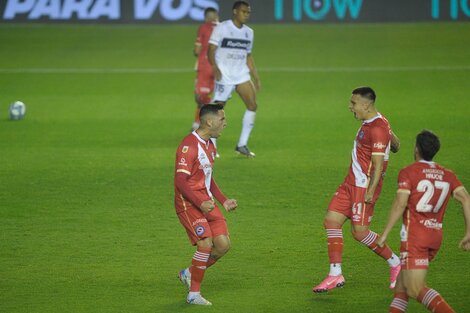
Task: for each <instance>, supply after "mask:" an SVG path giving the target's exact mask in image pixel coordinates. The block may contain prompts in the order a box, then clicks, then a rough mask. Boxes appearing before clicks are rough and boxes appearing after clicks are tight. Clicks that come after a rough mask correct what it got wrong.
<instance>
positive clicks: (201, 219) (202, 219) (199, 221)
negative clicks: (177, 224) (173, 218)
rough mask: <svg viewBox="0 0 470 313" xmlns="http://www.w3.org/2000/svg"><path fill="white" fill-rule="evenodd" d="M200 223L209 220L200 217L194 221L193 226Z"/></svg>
mask: <svg viewBox="0 0 470 313" xmlns="http://www.w3.org/2000/svg"><path fill="white" fill-rule="evenodd" d="M200 223H207V220H206V219H205V218H198V219H197V220H195V221H194V222H193V226H194V225H196V224H200Z"/></svg>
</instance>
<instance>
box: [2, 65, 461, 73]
mask: <svg viewBox="0 0 470 313" xmlns="http://www.w3.org/2000/svg"><path fill="white" fill-rule="evenodd" d="M258 70H259V71H260V72H269V73H341V72H433V71H436V72H442V71H469V70H470V65H460V66H446V65H436V66H396V67H380V66H379V67H265V68H259V69H258ZM193 72H194V69H192V68H0V73H4V74H172V73H193Z"/></svg>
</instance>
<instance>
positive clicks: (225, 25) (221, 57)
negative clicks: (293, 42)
mask: <svg viewBox="0 0 470 313" xmlns="http://www.w3.org/2000/svg"><path fill="white" fill-rule="evenodd" d="M250 13H251V8H250V4H249V3H248V2H246V1H237V2H235V3H234V5H233V16H232V19H231V20H227V21H224V22H222V23H220V24H219V25H218V26H217V27H216V28H215V29H214V31H213V32H212V35H211V38H210V40H209V62H210V63H211V64H212V66H213V69H214V76H215V80H216V84H215V90H214V98H213V101H214V102H215V103H221V104H225V103H226V102H227V100H228V99H229V98H230V96H231V94H232V92H233V90H236V91H237V93H238V94H239V95H240V97H241V98H242V100H243V102H244V103H245V105H246V111H245V115H244V116H243V123H242V131H241V134H240V140H239V141H238V144H237V146H236V147H235V151H237V152H238V153H240V154H243V155H245V156H247V157H254V156H255V154H254V153H253V152H251V151H250V150H249V149H248V147H247V144H248V138H249V137H250V133H251V130H252V129H253V126H254V124H255V116H256V109H257V104H256V92H257V91H258V90H259V89H260V86H261V84H260V80H259V77H258V72H257V70H256V66H255V62H254V59H253V56H252V55H251V50H252V48H253V38H254V36H253V30H252V29H251V28H249V27H248V26H246V25H245V23H246V21H247V20H248V18H249V17H250ZM251 77H252V78H253V81H252V80H251Z"/></svg>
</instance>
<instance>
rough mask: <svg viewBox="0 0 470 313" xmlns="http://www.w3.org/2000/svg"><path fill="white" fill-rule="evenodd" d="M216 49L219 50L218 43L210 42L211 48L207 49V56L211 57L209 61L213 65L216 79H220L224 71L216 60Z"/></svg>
mask: <svg viewBox="0 0 470 313" xmlns="http://www.w3.org/2000/svg"><path fill="white" fill-rule="evenodd" d="M216 50H217V46H216V45H214V44H209V50H208V51H207V58H208V59H209V63H210V64H211V65H212V69H213V71H214V77H215V80H220V79H221V78H222V73H221V72H220V69H219V67H218V66H217V63H216V62H215V51H216Z"/></svg>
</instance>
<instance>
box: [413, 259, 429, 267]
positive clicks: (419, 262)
mask: <svg viewBox="0 0 470 313" xmlns="http://www.w3.org/2000/svg"><path fill="white" fill-rule="evenodd" d="M415 265H416V266H428V265H429V260H428V259H415Z"/></svg>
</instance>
